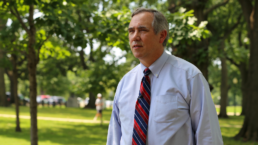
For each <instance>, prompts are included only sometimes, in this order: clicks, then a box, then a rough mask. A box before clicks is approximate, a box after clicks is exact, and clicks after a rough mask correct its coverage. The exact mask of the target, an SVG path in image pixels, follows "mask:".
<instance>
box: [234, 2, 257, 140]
mask: <svg viewBox="0 0 258 145" xmlns="http://www.w3.org/2000/svg"><path fill="white" fill-rule="evenodd" d="M239 3H240V4H241V7H242V10H243V13H244V16H245V20H246V21H247V22H248V37H249V39H250V58H249V72H248V83H247V84H248V100H247V108H246V109H247V110H246V115H245V119H244V124H243V126H242V128H241V130H240V132H239V133H238V134H237V135H236V136H235V138H237V139H239V138H244V140H246V141H249V140H252V141H258V125H257V122H258V116H257V112H258V105H257V104H258V89H257V86H258V75H257V74H258V65H257V62H258V57H257V56H258V41H257V40H258V1H254V6H253V5H252V1H246V0H239Z"/></svg>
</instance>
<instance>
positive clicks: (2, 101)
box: [0, 18, 7, 106]
mask: <svg viewBox="0 0 258 145" xmlns="http://www.w3.org/2000/svg"><path fill="white" fill-rule="evenodd" d="M5 24H6V21H4V20H3V19H1V18H0V31H1V30H2V29H3V28H4V27H5ZM3 59H4V51H3V50H2V48H1V46H0V106H7V98H6V95H5V82H4V68H3V64H2V63H3Z"/></svg>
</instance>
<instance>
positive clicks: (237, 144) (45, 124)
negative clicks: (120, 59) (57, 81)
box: [0, 107, 258, 145]
mask: <svg viewBox="0 0 258 145" xmlns="http://www.w3.org/2000/svg"><path fill="white" fill-rule="evenodd" d="M20 110H21V115H28V116H29V109H28V108H27V107H21V108H20ZM95 113H96V111H95V110H94V109H79V108H58V107H57V108H39V109H38V116H45V117H59V118H73V119H90V120H92V119H93V117H94V115H95ZM0 114H14V108H13V107H10V108H3V107H0ZM110 115H111V110H110V109H109V110H104V117H103V118H104V120H109V118H110ZM243 119H244V117H242V116H230V118H229V119H219V122H220V126H221V131H222V136H223V140H224V144H225V145H258V143H253V142H242V141H235V140H233V139H232V137H233V136H234V135H235V134H237V133H238V131H239V130H240V128H241V125H242V122H243ZM21 127H22V133H16V132H14V128H15V119H14V118H4V117H0V128H1V129H0V144H1V145H2V144H4V145H17V143H18V144H19V145H29V144H30V121H29V120H28V119H21ZM107 129H108V124H103V125H102V126H101V125H100V124H90V123H78V122H57V121H45V120H38V137H39V145H105V144H106V138H107Z"/></svg>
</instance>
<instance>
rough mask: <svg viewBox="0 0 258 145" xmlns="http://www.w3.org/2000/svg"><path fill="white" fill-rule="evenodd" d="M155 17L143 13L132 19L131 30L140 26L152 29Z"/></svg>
mask: <svg viewBox="0 0 258 145" xmlns="http://www.w3.org/2000/svg"><path fill="white" fill-rule="evenodd" d="M153 19H154V16H153V14H152V13H150V12H141V13H139V14H136V15H134V16H133V17H132V19H131V22H130V24H129V28H131V27H138V26H146V27H152V22H153Z"/></svg>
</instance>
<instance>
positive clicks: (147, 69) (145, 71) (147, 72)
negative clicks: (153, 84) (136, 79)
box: [143, 67, 151, 76]
mask: <svg viewBox="0 0 258 145" xmlns="http://www.w3.org/2000/svg"><path fill="white" fill-rule="evenodd" d="M143 73H144V75H145V76H147V75H149V74H150V73H151V71H150V69H149V68H148V67H147V68H146V69H145V70H144V71H143Z"/></svg>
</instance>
